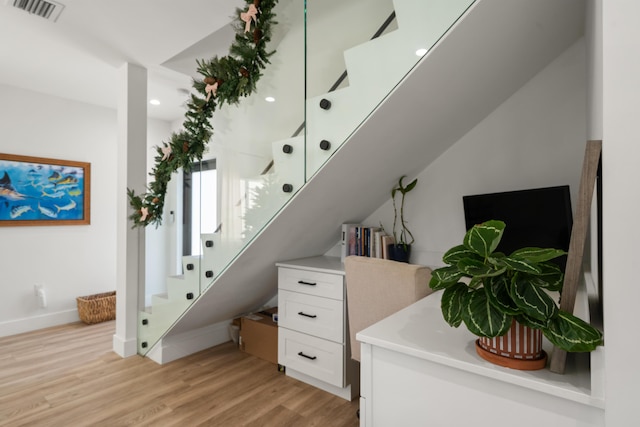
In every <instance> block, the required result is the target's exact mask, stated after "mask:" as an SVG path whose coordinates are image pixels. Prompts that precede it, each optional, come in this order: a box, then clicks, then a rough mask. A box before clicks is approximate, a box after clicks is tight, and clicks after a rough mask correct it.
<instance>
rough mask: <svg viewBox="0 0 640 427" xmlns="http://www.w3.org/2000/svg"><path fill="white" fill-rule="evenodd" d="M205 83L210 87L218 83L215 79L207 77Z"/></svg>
mask: <svg viewBox="0 0 640 427" xmlns="http://www.w3.org/2000/svg"><path fill="white" fill-rule="evenodd" d="M204 82H205V83H206V84H208V85H213V84H215V83H216V79H215V78H213V77H205V78H204Z"/></svg>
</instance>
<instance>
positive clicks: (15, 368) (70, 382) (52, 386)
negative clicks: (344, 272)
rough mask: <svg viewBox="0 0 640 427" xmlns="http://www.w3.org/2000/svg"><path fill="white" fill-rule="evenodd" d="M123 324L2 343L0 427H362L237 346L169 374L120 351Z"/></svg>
mask: <svg viewBox="0 0 640 427" xmlns="http://www.w3.org/2000/svg"><path fill="white" fill-rule="evenodd" d="M114 328H115V323H114V322H105V323H101V324H97V325H90V326H87V325H84V324H82V323H74V324H71V325H64V326H59V327H55V328H50V329H45V330H41V331H35V332H29V333H26V334H21V335H15V336H11V337H4V338H0V426H12V427H13V426H16V427H17V426H47V427H52V426H61V427H62V426H64V427H76V426H109V427H113V426H162V427H165V426H167V427H169V426H182V427H190V426H225V427H235V426H264V427H267V426H273V427H284V426H301V427H307V426H322V427H328V426H329V427H331V426H336V427H341V426H345V427H347V426H357V425H358V420H357V418H356V416H355V413H356V410H357V408H358V401H357V399H356V400H354V401H353V402H347V401H346V400H343V399H341V398H339V397H336V396H333V395H332V394H329V393H326V392H324V391H322V390H318V389H316V388H314V387H311V386H309V385H307V384H304V383H301V382H299V381H296V380H294V379H291V378H288V377H286V376H285V375H284V374H282V373H280V372H278V371H277V368H276V366H275V365H273V364H271V363H269V362H266V361H263V360H261V359H258V358H256V357H253V356H250V355H247V354H245V353H242V352H240V351H239V350H238V349H237V348H236V347H235V346H234V345H233V344H232V343H227V344H223V345H220V346H218V347H214V348H212V349H208V350H205V351H202V352H199V353H197V354H194V355H192V356H189V357H186V358H183V359H180V360H177V361H175V362H172V363H168V364H166V365H158V364H156V363H155V362H153V361H151V360H149V359H146V358H142V357H139V356H134V357H129V358H126V359H122V358H120V357H119V356H117V355H116V354H115V353H113V352H112V349H111V346H112V336H113V333H114Z"/></svg>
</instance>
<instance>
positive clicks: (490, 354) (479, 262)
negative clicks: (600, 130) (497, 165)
mask: <svg viewBox="0 0 640 427" xmlns="http://www.w3.org/2000/svg"><path fill="white" fill-rule="evenodd" d="M504 229H505V223H504V222H502V221H487V222H485V223H483V224H478V225H475V226H474V227H472V228H471V229H470V230H469V231H467V233H466V234H465V236H464V240H463V244H462V245H459V246H455V247H453V248H451V249H449V250H448V251H447V252H446V253H445V255H444V257H443V261H444V262H445V263H446V264H447V266H446V267H442V268H438V269H436V270H434V271H433V273H432V278H431V281H430V283H429V286H430V287H431V288H432V289H434V290H440V289H441V290H444V292H443V294H442V303H441V309H442V315H443V316H444V319H445V321H446V322H447V323H448V324H449V325H451V326H453V327H458V326H460V324H461V323H462V322H464V324H465V325H466V327H467V329H468V330H469V331H470V332H471V333H473V334H474V335H477V336H478V337H480V338H479V339H478V340H477V341H476V350H477V352H478V354H479V355H480V356H481V357H483V358H485V359H487V360H489V361H491V362H494V363H497V364H499V365H502V366H508V367H512V368H516V369H541V368H544V366H545V364H546V354H545V353H544V351H543V350H542V334H544V336H545V337H546V338H547V339H548V340H549V341H550V342H551V343H552V344H553V345H555V346H557V347H559V348H561V349H563V350H565V351H568V352H590V351H593V350H594V349H595V348H596V347H597V346H598V345H601V344H602V333H601V332H600V331H599V330H597V329H595V328H594V327H592V326H591V325H590V324H588V323H587V322H585V321H583V320H581V319H579V318H577V317H576V316H573V315H572V314H570V313H567V312H564V311H562V310H560V309H559V308H558V305H557V304H556V302H555V300H554V299H553V297H552V296H551V295H550V292H560V291H561V290H562V283H563V277H564V274H563V272H562V271H561V269H560V267H559V266H558V265H556V264H555V263H553V262H551V260H553V259H555V258H557V257H560V256H562V255H565V254H566V252H564V251H562V250H559V249H543V248H522V249H518V250H516V251H514V252H513V253H511V254H510V255H505V254H503V253H500V252H495V250H496V248H497V246H498V244H499V242H500V239H501V238H502V235H503V233H504ZM507 341H510V344H509V343H507ZM525 342H526V343H527V345H526V346H522V345H516V343H525ZM531 343H534V344H537V345H536V348H535V349H533V350H530V349H526V350H529V351H525V352H524V354H515V353H514V352H513V351H512V350H517V348H518V347H531V345H530V344H531ZM511 347H514V348H511ZM512 362H513V363H512Z"/></svg>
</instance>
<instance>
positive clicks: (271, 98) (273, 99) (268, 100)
mask: <svg viewBox="0 0 640 427" xmlns="http://www.w3.org/2000/svg"><path fill="white" fill-rule="evenodd" d="M264 100H265V101H267V102H276V99H275V98H274V97H273V96H267V97H266V98H265V99H264Z"/></svg>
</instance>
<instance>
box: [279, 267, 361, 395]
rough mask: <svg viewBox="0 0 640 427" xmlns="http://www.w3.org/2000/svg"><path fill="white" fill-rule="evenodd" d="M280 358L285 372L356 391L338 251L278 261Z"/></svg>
mask: <svg viewBox="0 0 640 427" xmlns="http://www.w3.org/2000/svg"><path fill="white" fill-rule="evenodd" d="M276 265H277V266H278V363H279V364H280V365H283V366H285V368H286V369H285V371H286V373H287V376H290V377H293V378H296V379H298V380H300V381H303V382H306V383H308V384H311V385H313V386H315V387H318V388H320V389H323V390H325V391H328V392H330V393H333V394H335V395H337V396H340V397H342V398H343V399H347V400H352V399H353V398H354V397H356V396H357V395H358V393H359V377H358V369H357V366H356V363H355V362H353V361H352V360H351V357H350V351H349V344H348V339H347V337H348V336H349V335H348V333H347V324H348V323H347V318H346V313H347V310H346V298H345V296H346V290H345V283H344V266H343V264H342V262H341V261H340V258H337V257H326V256H319V257H312V258H302V259H297V260H291V261H285V262H279V263H277V264H276Z"/></svg>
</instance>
